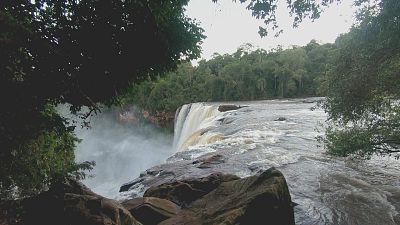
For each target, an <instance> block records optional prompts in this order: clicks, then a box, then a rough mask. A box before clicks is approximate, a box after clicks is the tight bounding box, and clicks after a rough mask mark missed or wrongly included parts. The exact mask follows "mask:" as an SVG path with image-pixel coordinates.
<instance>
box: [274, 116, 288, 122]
mask: <svg viewBox="0 0 400 225" xmlns="http://www.w3.org/2000/svg"><path fill="white" fill-rule="evenodd" d="M275 121H286V118H285V117H278V119H276V120H275Z"/></svg>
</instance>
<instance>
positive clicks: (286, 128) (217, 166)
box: [81, 99, 400, 225]
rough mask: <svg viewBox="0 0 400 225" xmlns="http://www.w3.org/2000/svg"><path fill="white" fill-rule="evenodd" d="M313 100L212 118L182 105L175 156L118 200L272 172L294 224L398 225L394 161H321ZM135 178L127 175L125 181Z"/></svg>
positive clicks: (204, 109)
mask: <svg viewBox="0 0 400 225" xmlns="http://www.w3.org/2000/svg"><path fill="white" fill-rule="evenodd" d="M314 100H315V99H297V100H276V101H274V100H272V101H257V102H238V103H229V104H236V105H241V106H244V107H242V108H240V109H238V110H232V111H227V112H219V111H218V106H219V105H220V104H218V103H194V104H189V105H184V106H182V107H181V108H180V110H179V112H177V115H176V122H175V137H174V140H173V146H174V147H173V148H172V149H173V150H172V151H174V152H175V153H174V154H173V153H172V151H171V157H170V158H169V159H168V160H167V162H166V163H164V164H161V165H158V166H155V167H152V168H150V169H148V170H147V171H145V172H143V173H142V174H141V175H140V177H138V178H137V179H136V180H134V181H133V182H131V184H132V185H133V186H132V187H131V189H130V191H128V192H125V193H122V194H121V195H120V196H119V197H118V198H124V197H130V196H137V195H141V194H142V193H143V191H144V190H145V189H146V188H148V187H149V186H151V185H156V184H160V183H163V182H166V181H171V180H175V179H184V178H192V177H202V176H207V175H209V174H210V173H213V172H217V171H220V172H224V173H231V174H236V175H238V176H241V177H246V176H249V175H252V174H255V173H257V172H258V171H260V170H265V169H268V168H270V167H272V166H274V167H276V168H278V169H279V170H281V171H282V172H283V174H284V175H285V177H286V179H287V181H288V185H289V189H290V192H291V195H292V200H293V201H294V202H295V203H297V204H298V205H297V206H296V207H295V218H296V224H304V225H306V224H307V225H309V224H332V225H345V224H346V225H380V224H382V225H383V224H385V225H395V224H400V215H399V212H400V179H399V178H400V174H399V170H400V162H399V161H396V160H395V159H392V158H385V157H383V158H382V157H374V158H373V159H371V160H367V161H362V160H357V159H352V158H336V157H333V156H330V155H327V154H326V153H325V150H324V149H323V148H322V147H319V146H318V142H317V141H316V137H317V136H318V135H323V133H321V131H318V129H317V128H318V127H319V128H321V127H320V125H321V124H323V123H324V121H325V119H326V114H325V113H324V112H323V111H322V110H320V109H315V110H310V109H311V108H313V107H315V101H314ZM320 130H322V129H320ZM103 138H104V140H106V139H107V138H108V137H107V136H104V137H103ZM127 138H128V136H127ZM104 140H103V139H102V140H100V142H101V141H104ZM117 141H118V140H117ZM135 141H139V143H140V140H135ZM95 142H97V141H95ZM129 144H130V145H127V146H125V148H126V149H129V151H128V150H124V151H122V153H123V155H124V157H133V156H132V155H138V154H139V155H144V154H149V155H150V156H151V157H154V156H155V155H157V154H159V151H162V149H163V146H159V147H158V148H153V149H152V150H151V151H150V150H149V151H143V150H141V149H140V148H139V150H138V149H137V147H136V144H135V142H134V141H132V142H130V143H129ZM164 147H165V146H164ZM81 148H84V146H81ZM137 151H139V152H137ZM153 151H154V152H153ZM114 153H115V152H114ZM114 153H110V155H109V158H108V159H107V160H108V161H112V160H115V162H114V163H117V164H121V166H122V165H123V164H125V163H131V164H135V163H138V162H140V161H141V158H139V159H135V158H132V159H130V160H123V161H119V160H116V159H115V157H114V156H113V154H114ZM216 154H218V155H219V156H220V158H219V159H220V160H219V161H218V162H216V163H211V164H209V165H207V166H204V165H203V166H201V165H200V164H198V161H197V159H199V158H204V157H209V156H213V155H216ZM140 157H145V156H140ZM151 157H149V158H148V159H149V160H150V158H151ZM164 157H165V155H164ZM99 158H101V157H99ZM161 158H162V157H159V161H162V159H161ZM108 163H110V162H108ZM125 166H126V165H125ZM103 169H109V168H103ZM117 169H120V168H118V167H117ZM123 171H125V170H123ZM102 172H106V171H102ZM113 173H115V174H118V173H119V172H118V171H113ZM137 173H138V172H137V171H132V174H131V176H130V177H131V178H133V176H137ZM115 185H117V186H119V185H118V183H115Z"/></svg>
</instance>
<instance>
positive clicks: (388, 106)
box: [324, 0, 400, 157]
mask: <svg viewBox="0 0 400 225" xmlns="http://www.w3.org/2000/svg"><path fill="white" fill-rule="evenodd" d="M399 17H400V4H399V2H398V1H397V0H382V1H378V2H376V3H375V4H372V3H371V4H366V5H364V8H362V10H361V11H360V13H359V15H358V18H359V24H358V25H356V26H354V27H353V28H352V30H351V31H350V33H348V34H345V35H342V36H341V37H340V38H338V39H337V40H336V45H337V46H338V51H339V52H338V55H337V59H336V62H335V63H334V65H335V67H334V68H333V70H332V73H331V75H330V76H329V77H328V79H329V80H328V83H329V90H328V98H327V101H326V103H325V104H324V107H325V109H326V110H327V112H328V114H329V119H330V121H331V122H332V124H331V126H330V127H329V128H328V130H327V134H326V139H325V144H326V145H327V147H328V149H329V150H330V152H332V153H334V154H337V155H341V156H346V155H350V154H355V155H359V156H362V157H370V156H371V155H373V154H375V153H378V154H389V155H394V156H396V157H399V155H398V154H397V153H398V152H399V151H400V114H399V112H400V105H399V101H398V98H399V97H400V92H399V88H400V76H399V71H400V51H399V49H400V21H399Z"/></svg>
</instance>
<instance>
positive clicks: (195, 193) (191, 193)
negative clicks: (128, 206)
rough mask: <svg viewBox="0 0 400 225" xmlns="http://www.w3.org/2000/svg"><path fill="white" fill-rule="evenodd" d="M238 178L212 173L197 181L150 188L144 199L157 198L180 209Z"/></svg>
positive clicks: (177, 182)
mask: <svg viewBox="0 0 400 225" xmlns="http://www.w3.org/2000/svg"><path fill="white" fill-rule="evenodd" d="M238 179H239V177H237V176H234V175H226V174H222V173H213V174H211V175H209V176H207V177H203V178H199V179H188V180H182V181H175V182H171V183H165V184H161V185H159V186H155V187H150V188H149V189H147V191H146V192H145V193H144V197H157V198H163V199H167V200H170V201H172V202H174V203H176V204H178V205H180V206H182V207H187V206H189V205H190V204H191V203H192V202H193V201H195V200H197V199H199V198H201V197H202V196H204V195H206V194H207V193H209V192H210V191H212V190H214V189H215V188H217V187H218V186H219V185H220V184H221V183H223V182H228V181H232V180H238Z"/></svg>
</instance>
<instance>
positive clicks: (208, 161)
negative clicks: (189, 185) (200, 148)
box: [193, 155, 225, 169]
mask: <svg viewBox="0 0 400 225" xmlns="http://www.w3.org/2000/svg"><path fill="white" fill-rule="evenodd" d="M224 162H225V160H224V157H223V156H222V155H212V156H207V157H204V158H200V159H198V160H195V161H193V164H196V165H197V168H201V169H204V168H211V167H212V165H217V164H221V163H224Z"/></svg>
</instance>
